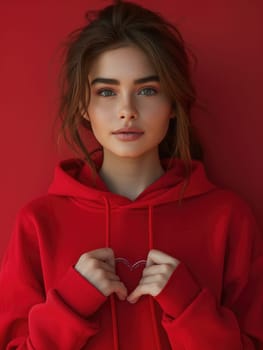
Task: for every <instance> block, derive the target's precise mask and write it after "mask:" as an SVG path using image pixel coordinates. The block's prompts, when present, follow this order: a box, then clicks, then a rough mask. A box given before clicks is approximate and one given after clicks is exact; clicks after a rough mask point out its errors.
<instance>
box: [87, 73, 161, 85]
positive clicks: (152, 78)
mask: <svg viewBox="0 0 263 350" xmlns="http://www.w3.org/2000/svg"><path fill="white" fill-rule="evenodd" d="M150 81H158V82H159V81H160V78H159V77H158V76H157V75H150V76H148V77H144V78H140V79H136V80H134V83H135V84H144V83H148V82H150ZM98 83H102V84H111V85H120V81H119V80H117V79H110V78H100V77H98V78H95V79H93V80H92V82H91V85H94V84H98Z"/></svg>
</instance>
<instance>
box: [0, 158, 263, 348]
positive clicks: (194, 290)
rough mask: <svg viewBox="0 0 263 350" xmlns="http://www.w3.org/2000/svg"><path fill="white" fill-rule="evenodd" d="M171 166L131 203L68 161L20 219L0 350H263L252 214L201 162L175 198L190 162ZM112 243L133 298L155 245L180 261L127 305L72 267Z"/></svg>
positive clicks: (3, 278)
mask: <svg viewBox="0 0 263 350" xmlns="http://www.w3.org/2000/svg"><path fill="white" fill-rule="evenodd" d="M100 162H101V159H97V165H98V167H99V165H100ZM172 165H173V166H172V167H171V168H170V169H169V170H167V171H166V172H165V174H164V175H163V176H162V177H160V178H159V179H158V180H157V181H155V182H154V183H152V184H151V185H150V186H148V188H146V189H145V190H144V191H143V192H142V193H141V194H140V195H139V196H138V197H137V198H136V199H135V200H134V201H132V200H130V199H128V198H125V197H122V196H120V195H117V194H113V193H111V192H109V191H108V189H107V187H106V186H105V184H104V183H103V182H102V180H101V179H100V178H99V177H98V176H97V177H96V178H94V177H93V176H92V175H91V174H90V170H89V168H88V166H87V165H85V164H84V162H83V161H81V160H77V159H72V160H68V161H64V162H61V164H60V165H59V166H58V167H57V168H56V170H55V177H54V180H53V183H52V184H51V186H50V188H49V193H48V194H47V195H46V196H44V197H41V198H37V199H35V200H33V201H31V202H30V203H28V204H27V205H26V206H25V207H24V208H22V209H21V210H20V212H19V214H18V216H17V221H16V224H15V227H14V231H13V235H12V237H11V241H10V244H9V247H8V250H7V252H6V255H5V257H4V260H3V264H2V269H1V274H0V349H35V350H53V349H54V350H55V349H56V350H57V349H63V350H77V349H87V350H88V349H93V350H98V349H99V350H106V349H112V350H117V349H121V350H134V349H136V350H142V349H143V350H152V349H154V350H160V349H162V350H166V349H174V350H175V349H176V350H186V349H187V350H241V349H242V350H250V349H263V244H262V240H261V238H260V234H259V231H258V229H257V227H256V225H255V222H254V219H253V217H252V215H251V213H250V210H249V209H248V208H247V206H246V205H245V204H244V203H243V202H242V201H241V199H240V198H238V197H237V196H236V195H234V194H233V193H232V192H229V191H225V190H221V189H218V188H216V187H215V186H214V185H212V184H211V183H210V182H209V181H208V180H207V178H206V176H205V173H204V170H203V166H202V164H201V163H199V162H197V161H194V162H193V170H192V174H191V177H190V181H189V184H188V186H187V187H186V189H185V192H184V199H183V200H182V201H179V198H180V196H181V195H182V189H183V184H184V182H183V166H182V163H181V161H179V160H174V161H173V163H172ZM163 166H164V167H166V166H167V163H166V162H164V163H163ZM106 246H109V247H111V248H112V249H113V251H114V253H115V257H116V269H117V274H118V275H119V276H120V278H121V280H122V281H123V282H124V284H125V285H126V286H127V288H128V290H129V291H132V290H133V289H134V288H135V286H137V284H138V282H139V280H140V276H141V273H142V270H143V268H144V261H145V260H146V257H147V254H148V252H149V250H150V249H152V248H156V249H158V250H161V251H163V252H165V253H167V254H169V255H171V256H173V257H175V258H176V259H178V260H179V261H180V262H181V263H180V264H179V266H178V267H177V269H176V270H175V271H174V273H173V275H172V276H171V277H170V279H169V281H168V283H167V284H166V286H165V287H164V289H163V290H162V291H161V293H160V294H159V295H158V296H157V297H155V298H153V297H151V296H143V297H141V298H140V299H139V301H138V302H137V303H136V304H130V303H129V302H127V301H120V300H119V299H118V298H117V297H116V296H115V295H112V296H111V297H109V298H106V297H105V296H104V295H102V294H101V293H100V292H99V291H98V290H97V289H96V288H95V287H94V286H93V285H91V284H90V283H89V282H88V281H87V280H85V279H84V277H82V276H81V275H80V274H79V273H78V272H77V271H76V270H75V269H74V265H75V264H76V262H77V261H78V259H79V257H80V255H81V254H82V253H84V252H87V251H90V250H94V249H97V248H102V247H106Z"/></svg>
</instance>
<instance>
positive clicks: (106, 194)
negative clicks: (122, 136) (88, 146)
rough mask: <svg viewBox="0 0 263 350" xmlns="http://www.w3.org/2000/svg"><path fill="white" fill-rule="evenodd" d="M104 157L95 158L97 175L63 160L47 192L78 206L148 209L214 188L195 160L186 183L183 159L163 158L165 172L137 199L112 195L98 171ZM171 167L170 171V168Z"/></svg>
mask: <svg viewBox="0 0 263 350" xmlns="http://www.w3.org/2000/svg"><path fill="white" fill-rule="evenodd" d="M102 159H103V157H102V154H99V155H98V154H97V156H96V158H94V159H93V161H94V163H95V165H96V169H97V171H96V172H95V174H94V173H93V172H92V170H91V169H90V167H89V165H88V164H87V163H85V162H84V161H83V160H81V159H77V158H74V159H68V160H63V161H61V162H60V163H59V164H58V165H57V167H56V168H55V174H54V179H53V181H52V183H51V185H50V187H49V190H48V193H49V194H54V195H58V196H66V197H71V199H73V200H74V201H77V202H78V203H79V204H82V205H84V206H85V205H87V206H92V207H105V200H106V201H107V202H108V203H110V206H111V208H112V209H113V208H116V207H121V206H128V207H136V208H140V207H147V206H158V205H161V204H165V203H169V202H175V201H178V200H180V199H184V198H189V197H194V196H199V195H202V194H205V193H207V192H210V191H212V190H213V189H215V185H213V184H212V183H210V182H209V180H208V179H207V177H206V174H205V170H204V167H203V164H202V163H201V162H199V161H196V160H193V161H192V171H191V174H190V177H189V180H188V181H187V183H186V179H185V175H184V174H185V167H184V163H183V162H182V161H181V160H180V159H177V158H175V159H172V160H171V159H164V160H162V166H163V168H164V169H165V173H164V174H163V175H162V176H161V177H160V178H159V179H157V180H156V181H154V182H153V183H152V184H150V185H149V186H148V187H147V188H146V189H145V190H144V191H143V192H142V193H141V194H140V195H139V196H138V197H137V198H136V199H135V200H130V199H129V198H126V197H123V196H121V195H118V194H115V193H112V192H110V191H109V189H108V188H107V186H106V184H105V183H104V182H103V181H102V179H101V178H100V176H99V174H98V171H99V169H100V167H101V164H102ZM168 165H169V168H168Z"/></svg>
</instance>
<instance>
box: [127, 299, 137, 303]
mask: <svg viewBox="0 0 263 350" xmlns="http://www.w3.org/2000/svg"><path fill="white" fill-rule="evenodd" d="M127 301H128V302H129V303H131V304H135V303H136V301H137V300H136V299H131V300H128V299H127Z"/></svg>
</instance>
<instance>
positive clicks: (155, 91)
mask: <svg viewBox="0 0 263 350" xmlns="http://www.w3.org/2000/svg"><path fill="white" fill-rule="evenodd" d="M144 90H148V91H149V90H151V91H152V92H153V93H150V94H142V95H143V96H154V95H156V94H157V92H158V91H157V89H155V88H151V87H146V88H142V89H141V90H140V92H141V91H144ZM105 92H111V93H114V91H113V90H111V89H100V90H98V91H97V95H99V96H102V97H111V96H114V95H112V94H110V95H103V94H102V93H105Z"/></svg>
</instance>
